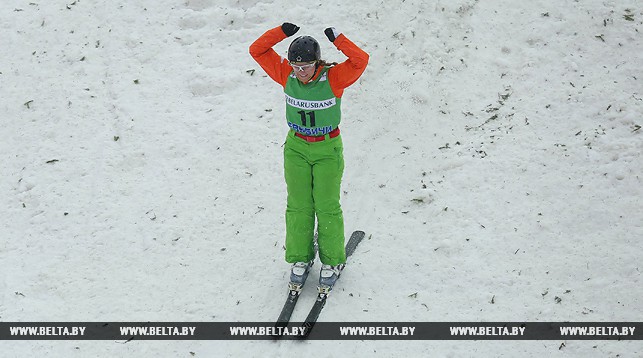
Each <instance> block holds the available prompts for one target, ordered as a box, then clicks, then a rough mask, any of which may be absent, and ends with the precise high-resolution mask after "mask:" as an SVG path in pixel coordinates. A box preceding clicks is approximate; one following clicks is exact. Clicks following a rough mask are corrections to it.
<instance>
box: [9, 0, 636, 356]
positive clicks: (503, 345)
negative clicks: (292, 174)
mask: <svg viewBox="0 0 643 358" xmlns="http://www.w3.org/2000/svg"><path fill="white" fill-rule="evenodd" d="M2 8H3V11H2V12H0V29H2V32H3V36H2V37H0V48H2V49H3V51H4V55H3V56H0V83H2V85H1V86H0V98H2V101H1V102H0V111H2V116H0V118H1V121H2V128H3V130H2V134H3V140H2V141H0V148H1V150H2V152H3V153H5V155H4V159H3V160H2V162H1V164H0V168H1V172H2V179H1V180H0V185H1V186H0V190H1V191H2V193H3V194H4V195H2V205H1V206H0V210H1V211H2V212H1V213H0V214H1V215H2V217H3V218H5V222H4V224H3V225H2V227H3V229H2V235H1V238H2V241H0V262H2V271H3V273H4V275H3V277H2V281H0V288H2V290H1V291H0V297H1V298H2V301H1V302H2V304H1V305H0V319H1V320H3V321H106V322H107V321H272V320H274V319H276V317H277V315H278V313H279V310H280V309H281V305H282V304H283V300H284V299H285V294H286V281H287V271H288V267H289V266H288V265H287V264H286V263H285V262H284V261H283V253H284V250H283V237H284V233H285V228H284V224H283V212H284V210H285V184H284V181H283V172H282V164H283V162H282V160H283V159H282V145H283V142H284V138H285V134H286V130H287V127H286V125H285V122H284V121H283V115H284V105H283V94H282V92H281V90H280V87H279V86H278V85H277V84H276V83H274V82H272V80H270V79H269V78H267V77H266V75H265V74H264V73H263V72H262V70H261V69H260V68H259V66H258V65H257V64H256V63H254V61H253V60H252V58H251V57H250V56H249V55H248V46H249V45H250V43H251V42H252V41H253V40H254V39H256V38H257V37H258V36H259V35H260V34H261V33H263V32H264V31H266V30H267V29H269V28H272V27H274V26H277V25H279V24H281V23H282V22H284V21H289V22H294V23H296V24H298V25H299V26H301V27H302V29H301V30H300V33H298V34H297V35H301V34H310V35H313V36H315V37H316V38H317V39H318V40H319V41H320V43H321V45H322V55H323V57H324V58H325V59H328V60H331V61H341V60H343V55H342V54H341V53H340V52H338V51H337V50H336V49H335V48H334V47H333V46H332V45H331V44H330V43H329V42H327V41H326V38H325V37H324V35H323V29H324V28H326V27H328V26H335V27H336V28H337V29H338V30H339V31H341V32H344V33H345V34H346V35H347V36H348V37H349V38H350V39H351V40H353V41H355V42H356V43H357V44H359V45H360V46H362V47H363V48H364V49H365V50H366V51H367V52H368V53H369V54H370V55H371V60H370V63H369V66H368V68H367V70H366V72H365V73H364V75H363V76H362V78H361V79H360V80H359V81H358V82H357V83H356V84H354V85H353V86H352V87H351V88H349V89H348V90H347V91H346V93H345V96H344V101H343V103H344V106H343V110H344V114H343V123H342V126H341V128H342V133H343V138H344V144H345V157H346V164H347V165H346V171H345V174H344V182H343V191H344V195H343V197H342V203H343V209H344V214H345V219H346V228H347V237H348V235H349V234H350V231H353V230H356V229H361V230H365V231H366V232H367V238H366V239H365V240H364V241H363V242H362V243H361V245H360V247H359V248H358V250H357V252H356V254H355V256H354V257H353V258H352V259H351V262H350V264H349V266H348V269H347V270H346V271H345V272H344V274H343V278H342V280H341V281H340V282H339V283H338V287H336V289H335V291H334V292H333V294H332V296H331V298H330V299H329V301H328V304H327V306H326V308H325V310H324V312H323V314H322V317H320V319H321V320H324V321H465V322H466V321H605V322H608V321H641V320H642V319H643V317H642V316H641V312H643V302H642V301H641V297H643V289H642V288H641V287H643V285H641V270H642V268H641V267H640V256H641V252H642V251H643V250H642V249H643V244H641V238H642V237H643V230H642V228H641V223H642V222H643V214H642V213H643V211H642V210H641V208H642V205H641V194H642V193H641V188H642V186H641V175H642V174H643V173H642V172H641V168H642V167H643V161H642V160H641V151H642V150H643V140H642V137H641V135H642V133H641V132H642V131H641V130H640V126H641V125H643V120H642V118H641V115H642V113H643V93H642V92H641V88H642V86H641V83H642V82H641V81H642V80H643V73H641V68H643V58H642V57H641V56H640V53H642V52H643V43H642V42H643V40H642V39H643V37H642V36H641V34H640V32H641V31H643V26H642V24H643V7H642V6H641V4H640V3H639V2H636V1H619V2H603V1H598V0H591V1H583V2H578V1H568V2H562V3H561V2H555V1H545V0H540V1H534V2H529V3H521V4H520V5H514V4H507V3H503V2H500V1H478V0H457V1H453V2H447V1H442V0H439V1H431V2H423V1H417V0H406V1H402V2H401V3H400V2H383V1H369V2H366V3H359V2H358V3H345V2H339V1H335V0H331V1H327V2H322V3H310V4H309V3H306V4H304V3H302V2H296V1H276V0H275V1H260V2H258V1H249V0H225V1H214V0H181V1H179V0H162V1H149V0H146V1H138V2H125V1H99V0H97V1H86V0H78V1H75V2H73V3H65V2H38V3H35V2H27V1H21V0H7V1H4V2H3V5H2ZM624 15H630V16H629V17H626V16H624ZM628 19H633V21H630V20H628ZM289 43H290V41H289V40H286V41H284V42H282V43H280V44H279V45H277V46H276V50H277V51H278V52H279V53H280V54H281V55H285V54H286V49H287V45H288V44H289ZM315 268H316V270H317V269H318V268H319V264H316V266H315ZM317 278H318V273H317V272H313V273H312V274H311V277H310V280H311V281H312V282H314V281H315V280H317ZM309 286H310V287H308V288H307V290H305V291H304V293H303V294H302V297H301V298H300V301H299V304H298V309H297V310H296V311H295V313H294V316H293V321H297V320H303V318H304V317H305V314H306V312H305V311H307V308H306V307H307V306H308V303H310V305H312V301H313V300H314V296H315V292H314V289H313V288H314V285H309ZM121 343H123V342H108V341H60V342H58V341H16V342H7V341H5V342H0V350H1V351H3V354H2V355H3V356H7V357H22V356H25V355H31V356H60V357H88V356H122V357H140V356H168V357H170V356H171V357H184V356H185V357H190V356H197V357H199V356H200V357H203V356H229V357H237V356H262V357H265V356H275V357H277V356H285V355H289V354H292V352H294V351H297V352H298V353H300V354H302V355H310V354H315V355H316V356H319V355H321V356H324V357H326V356H328V357H334V356H338V355H339V354H342V355H350V356H382V357H386V356H401V355H410V356H420V355H422V356H427V355H429V354H431V355H435V356H444V357H463V356H476V357H492V356H493V357H497V356H506V357H515V356H524V357H542V356H552V355H555V354H556V355H562V356H566V357H589V356H601V357H612V356H620V357H635V356H640V355H641V354H642V353H643V346H642V345H641V343H640V342H636V341H629V342H627V341H625V342H612V341H596V342H591V341H566V342H565V345H564V347H563V346H561V343H562V342H557V341H540V342H530V341H503V342H494V341H454V342H405V343H404V344H398V343H397V342H394V341H373V342H369V343H368V345H364V344H363V343H362V342H359V341H342V342H333V344H331V345H329V344H328V342H324V341H310V342H303V343H302V342H291V341H284V342H277V343H275V342H264V341H256V342H253V341H249V342H205V341H204V342H201V341H138V342H137V341H132V342H128V343H127V344H121ZM499 350H500V351H499Z"/></svg>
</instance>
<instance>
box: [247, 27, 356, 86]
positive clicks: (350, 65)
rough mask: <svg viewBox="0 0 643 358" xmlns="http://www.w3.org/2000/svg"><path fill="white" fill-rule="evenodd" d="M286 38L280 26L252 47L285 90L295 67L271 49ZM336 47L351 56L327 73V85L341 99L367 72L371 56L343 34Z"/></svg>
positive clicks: (255, 56)
mask: <svg viewBox="0 0 643 358" xmlns="http://www.w3.org/2000/svg"><path fill="white" fill-rule="evenodd" d="M286 37H287V36H286V34H284V32H283V31H282V30H281V26H277V27H275V28H274V29H271V30H268V31H266V33H264V34H263V35H261V37H259V38H258V39H257V40H256V41H255V42H253V43H252V45H250V55H251V56H252V58H254V59H255V61H257V63H259V65H260V66H261V68H263V70H264V71H266V73H267V74H268V76H270V78H272V79H273V80H275V81H276V82H277V83H279V84H280V85H282V86H283V87H284V88H285V87H286V82H287V81H288V76H289V75H290V73H291V72H292V67H290V64H289V63H288V60H287V59H285V58H282V57H281V56H279V55H278V54H277V52H275V50H273V49H272V47H273V46H274V45H276V44H277V43H279V42H281V41H283V40H284V39H286ZM333 44H335V46H336V47H337V49H338V50H340V51H342V53H344V55H346V57H348V59H347V60H346V61H344V62H342V63H340V64H338V65H336V66H333V67H332V68H331V69H330V70H328V83H329V84H330V88H331V89H332V90H333V93H334V94H335V97H338V98H339V97H341V96H342V95H343V94H344V89H345V88H346V87H348V86H350V85H352V84H353V83H355V81H357V79H358V78H359V76H361V75H362V73H363V72H364V69H365V68H366V64H368V54H367V53H366V52H364V51H363V50H362V49H360V48H359V47H357V45H355V44H354V43H353V42H351V40H349V39H348V38H347V37H346V36H344V34H340V35H339V37H337V38H336V39H335V41H334V42H333ZM321 70H322V69H321V68H319V69H317V73H315V75H314V76H313V77H312V79H311V80H313V79H315V78H317V77H318V76H319V74H320V73H321Z"/></svg>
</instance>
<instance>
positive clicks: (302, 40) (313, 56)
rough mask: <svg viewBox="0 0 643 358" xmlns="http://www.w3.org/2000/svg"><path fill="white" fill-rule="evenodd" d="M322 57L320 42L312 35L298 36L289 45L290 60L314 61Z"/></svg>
mask: <svg viewBox="0 0 643 358" xmlns="http://www.w3.org/2000/svg"><path fill="white" fill-rule="evenodd" d="M320 59H321V49H320V48H319V43H318V42H317V40H315V39H314V38H312V37H310V36H300V37H297V38H296V39H295V40H294V41H293V42H292V43H291V44H290V47H288V61H293V62H312V61H319V60H320Z"/></svg>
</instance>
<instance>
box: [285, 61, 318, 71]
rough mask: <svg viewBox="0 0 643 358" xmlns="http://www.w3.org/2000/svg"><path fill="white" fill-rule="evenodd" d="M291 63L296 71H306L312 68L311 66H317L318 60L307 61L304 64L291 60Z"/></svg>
mask: <svg viewBox="0 0 643 358" xmlns="http://www.w3.org/2000/svg"><path fill="white" fill-rule="evenodd" d="M289 64H290V66H291V67H292V69H293V70H295V72H303V71H306V70H308V69H311V68H313V67H315V65H316V64H317V62H311V63H306V64H303V65H295V64H294V63H292V62H289Z"/></svg>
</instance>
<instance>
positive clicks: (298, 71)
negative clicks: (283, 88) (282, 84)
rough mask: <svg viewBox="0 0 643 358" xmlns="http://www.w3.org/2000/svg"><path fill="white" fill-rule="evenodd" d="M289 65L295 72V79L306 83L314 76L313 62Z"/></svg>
mask: <svg viewBox="0 0 643 358" xmlns="http://www.w3.org/2000/svg"><path fill="white" fill-rule="evenodd" d="M290 65H291V66H292V69H293V71H295V75H296V76H297V78H298V79H299V80H300V81H302V82H306V81H308V80H310V79H311V78H312V77H313V75H314V74H315V67H316V66H315V62H314V61H313V62H291V63H290Z"/></svg>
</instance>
